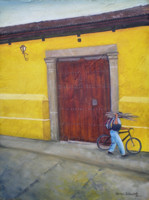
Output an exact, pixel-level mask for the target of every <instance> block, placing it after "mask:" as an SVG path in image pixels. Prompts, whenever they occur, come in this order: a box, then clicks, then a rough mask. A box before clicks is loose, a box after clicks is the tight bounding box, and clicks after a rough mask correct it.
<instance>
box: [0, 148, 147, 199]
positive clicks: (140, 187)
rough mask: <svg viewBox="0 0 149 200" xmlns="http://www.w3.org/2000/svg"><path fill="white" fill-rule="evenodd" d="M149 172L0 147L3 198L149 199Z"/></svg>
mask: <svg viewBox="0 0 149 200" xmlns="http://www.w3.org/2000/svg"><path fill="white" fill-rule="evenodd" d="M148 188H149V175H147V174H145V173H136V172H133V171H129V170H127V171H124V170H122V169H121V168H120V169H116V170H114V169H110V168H106V167H103V166H102V167H101V166H99V165H91V164H85V163H83V162H77V161H73V160H70V159H69V160H68V159H63V158H59V157H54V156H50V155H45V154H40V153H33V152H29V151H23V150H18V149H17V150H16V149H11V148H0V200H71V199H72V200H123V199H125V200H148V199H149V198H148V197H149V191H148Z"/></svg>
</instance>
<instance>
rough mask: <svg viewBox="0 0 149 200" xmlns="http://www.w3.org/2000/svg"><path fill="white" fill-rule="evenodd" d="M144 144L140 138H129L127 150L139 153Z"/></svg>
mask: <svg viewBox="0 0 149 200" xmlns="http://www.w3.org/2000/svg"><path fill="white" fill-rule="evenodd" d="M141 148H142V145H141V142H140V140H139V139H138V138H134V137H133V138H130V139H129V140H127V142H126V150H127V151H128V152H129V153H132V154H137V153H139V152H140V151H141Z"/></svg>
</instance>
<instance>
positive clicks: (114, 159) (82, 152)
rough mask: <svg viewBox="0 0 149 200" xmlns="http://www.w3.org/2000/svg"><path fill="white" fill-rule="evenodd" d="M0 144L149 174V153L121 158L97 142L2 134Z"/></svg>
mask: <svg viewBox="0 0 149 200" xmlns="http://www.w3.org/2000/svg"><path fill="white" fill-rule="evenodd" d="M0 146H1V147H5V148H14V149H20V150H26V151H31V152H34V153H41V154H47V155H50V156H56V157H61V158H65V159H70V160H75V161H79V162H83V163H86V164H90V165H96V166H103V167H106V168H109V167H110V168H113V169H122V170H131V171H134V172H137V173H145V174H149V156H148V155H149V153H143V152H141V153H140V155H139V156H138V154H137V155H133V156H131V155H130V156H128V157H126V158H121V156H120V154H119V153H117V154H116V155H114V156H113V155H112V156H109V155H107V152H105V151H100V150H99V149H98V148H97V146H96V144H92V143H74V142H73V143H71V142H54V141H43V140H33V139H26V138H17V137H11V136H2V135H0Z"/></svg>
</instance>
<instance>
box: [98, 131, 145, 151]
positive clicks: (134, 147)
mask: <svg viewBox="0 0 149 200" xmlns="http://www.w3.org/2000/svg"><path fill="white" fill-rule="evenodd" d="M132 130H134V129H133V128H128V130H124V131H122V130H120V131H119V134H123V133H128V134H127V135H126V137H124V138H123V139H122V141H124V140H126V139H127V138H128V137H130V138H129V139H128V140H127V142H126V144H125V147H126V151H127V152H128V153H131V154H137V153H139V152H140V151H141V148H142V144H141V141H140V140H139V139H138V138H135V137H132V136H131V133H130V131H132ZM110 145H111V136H109V135H105V134H103V135H101V136H99V137H98V138H97V146H98V148H99V149H101V150H108V149H109V147H110Z"/></svg>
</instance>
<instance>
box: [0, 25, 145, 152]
mask: <svg viewBox="0 0 149 200" xmlns="http://www.w3.org/2000/svg"><path fill="white" fill-rule="evenodd" d="M148 37H149V28H148V27H137V28H130V29H123V30H117V31H116V32H111V31H108V32H101V33H92V34H84V35H81V39H82V42H80V43H79V42H77V36H68V37H58V38H51V39H46V40H45V41H44V42H43V41H41V40H34V41H27V42H17V43H12V44H11V45H8V44H3V45H0V134H3V135H11V136H19V137H27V138H35V139H45V140H48V139H50V121H49V108H48V96H47V69H46V64H45V61H44V58H45V51H46V50H56V49H66V48H76V47H87V46H100V45H110V44H117V47H118V53H119V54H118V70H119V110H120V111H122V112H130V113H133V114H135V115H138V116H139V118H138V119H137V121H135V122H132V121H127V120H123V121H122V123H123V124H124V125H125V126H133V127H134V128H135V135H134V136H136V137H138V138H139V139H140V140H141V142H142V144H143V148H142V150H143V151H149V145H148V144H149V122H148V121H149V56H148V55H149V45H148ZM22 44H24V45H26V47H27V53H28V54H29V55H28V58H29V60H28V61H25V60H24V57H23V55H22V54H21V51H20V46H21V45H22Z"/></svg>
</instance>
